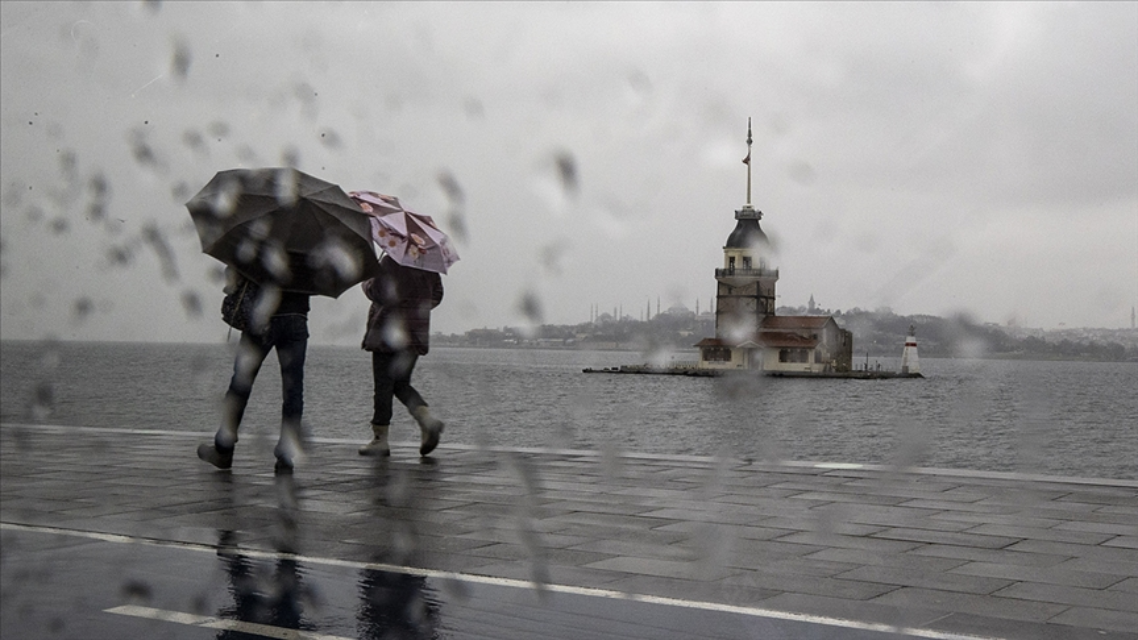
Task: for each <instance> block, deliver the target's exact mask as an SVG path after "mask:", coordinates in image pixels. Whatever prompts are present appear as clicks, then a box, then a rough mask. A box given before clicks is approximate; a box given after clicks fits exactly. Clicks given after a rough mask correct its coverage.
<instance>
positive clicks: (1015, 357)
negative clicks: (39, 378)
mask: <svg viewBox="0 0 1138 640" xmlns="http://www.w3.org/2000/svg"><path fill="white" fill-rule="evenodd" d="M37 344H39V345H50V344H76V345H79V344H105V345H154V346H166V345H180V346H188V347H210V348H215V347H219V346H227V345H228V346H234V345H236V341H231V342H229V343H225V342H154V341H145V340H142V341H138V340H67V339H61V338H45V339H40V340H30V339H22V338H18V339H4V340H0V346H5V345H37ZM309 347H310V348H313V349H350V350H359V346H357V345H349V344H333V343H320V342H309ZM431 348H432V349H453V350H467V351H476V350H487V351H488V350H494V349H497V350H506V351H559V352H565V351H582V352H584V351H595V352H602V353H629V354H637V355H640V356H643V355H644V351H643V350H642V349H639V348H636V347H632V346H620V347H617V346H593V345H582V344H578V345H567V346H557V345H529V344H524V345H460V344H432V345H431ZM661 351H663V352H665V353H670V354H676V355H690V356H692V360H693V362H694V361H695V360H697V359H698V355H699V350H698V349H695V348H680V349H661ZM900 351H901V350H900V349H899V348H898V349H897V353H878V354H874V353H870V354H869V359H870V360H881V359H894V358H898V359H899V358H900V357H901V353H900ZM859 358H860V359H861V360H862V361H864V360H865V358H866V354H865V353H864V352H863V353H861V354H860V355H859V354H854V360H855V362H856V361H857V360H858V359H859ZM921 359H922V360H1009V361H1025V362H1101V363H1118V364H1138V359H1128V360H1104V359H1097V358H1087V357H1064V356H1054V355H1036V354H1025V353H988V354H983V355H980V356H975V357H962V356H953V355H949V356H945V355H926V354H921ZM629 364H636V363H631V362H630V363H629Z"/></svg>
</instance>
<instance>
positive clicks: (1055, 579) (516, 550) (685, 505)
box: [0, 424, 1138, 640]
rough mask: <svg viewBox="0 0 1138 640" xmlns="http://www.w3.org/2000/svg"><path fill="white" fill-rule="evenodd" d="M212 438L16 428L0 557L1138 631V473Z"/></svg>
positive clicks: (1043, 630)
mask: <svg viewBox="0 0 1138 640" xmlns="http://www.w3.org/2000/svg"><path fill="white" fill-rule="evenodd" d="M207 438H208V435H205V434H187V433H172V432H159V431H143V432H133V433H129V434H128V432H126V431H117V430H109V429H93V428H79V427H51V426H42V425H36V426H31V425H16V424H4V425H3V426H2V428H0V454H2V457H0V527H2V529H0V533H2V534H3V536H4V544H3V549H4V553H3V558H4V562H5V564H6V565H7V567H8V568H10V567H11V566H14V564H13V563H14V562H15V561H17V560H19V559H20V558H21V553H23V552H24V551H23V550H27V549H29V548H30V546H34V545H32V544H31V543H30V542H29V540H31V539H32V538H31V537H32V536H34V535H39V534H42V535H45V536H46V535H54V536H61V535H63V536H73V537H74V536H79V537H82V536H87V537H89V538H91V539H99V540H112V541H113V540H120V538H116V537H115V536H121V537H122V538H121V540H130V541H141V542H144V543H145V544H149V545H152V546H153V545H158V546H161V545H167V546H169V547H171V548H177V547H179V546H184V547H186V548H191V549H192V548H216V547H218V545H219V544H222V545H232V546H233V548H239V549H241V550H245V551H247V552H249V553H257V552H264V553H268V554H276V553H280V552H286V553H292V554H296V555H298V556H301V557H305V558H316V559H319V560H320V561H322V562H325V563H341V565H347V564H351V563H358V565H359V566H365V565H367V564H368V563H372V565H373V566H375V567H381V568H384V569H390V570H405V571H407V572H409V573H411V574H413V575H418V576H426V577H429V578H432V579H439V580H451V581H464V580H465V581H469V582H470V583H471V584H488V585H505V586H510V585H529V583H531V582H533V583H536V584H537V585H540V587H541V590H542V591H544V592H554V593H558V592H564V593H573V594H577V595H581V596H585V597H595V598H597V599H598V600H599V599H604V600H605V602H607V603H610V605H609V606H612V605H611V603H618V604H619V603H620V602H629V603H631V602H636V601H644V602H653V603H658V604H661V605H666V606H669V607H681V608H687V609H689V610H691V611H720V612H726V613H731V614H732V615H742V616H749V619H754V620H755V621H760V620H767V619H773V620H786V621H794V622H803V623H810V624H812V625H816V627H817V628H819V629H822V630H825V629H830V630H832V633H831V634H830V635H824V634H823V635H814V636H810V637H834V638H842V637H847V632H850V633H852V632H854V631H875V630H877V631H880V630H882V629H893V630H899V631H903V632H904V633H905V634H909V635H915V636H918V637H932V638H953V637H972V636H975V637H982V638H1009V639H1021V638H1022V639H1025V640H1027V639H1030V640H1038V639H1042V638H1064V639H1066V638H1073V639H1081V638H1138V481H1123V480H1094V479H1074V478H1047V477H1029V476H1021V475H1011V474H995V473H977V472H957V471H946V470H914V471H906V472H898V471H895V470H889V469H882V468H867V467H858V466H855V465H827V466H819V465H809V464H792V465H786V464H769V463H762V462H754V461H745V460H731V459H711V458H702V457H681V456H654V455H636V454H624V455H619V456H617V455H611V454H610V455H605V454H602V453H598V452H586V451H533V450H485V449H477V448H473V447H459V446H454V445H448V444H447V443H446V442H445V438H444V443H443V444H442V445H441V446H440V447H439V449H438V450H437V451H436V452H435V453H434V454H433V456H432V457H431V459H428V460H420V458H419V456H418V453H417V450H416V446H417V445H416V443H409V442H408V443H398V442H397V443H395V445H394V447H393V455H392V457H391V458H390V459H387V460H383V461H373V460H369V459H365V458H361V457H360V456H358V455H357V454H356V452H355V448H356V446H357V445H358V443H355V442H345V441H340V440H326V439H316V440H315V441H314V442H312V443H311V445H310V447H309V449H310V451H309V455H308V456H307V458H306V459H305V460H303V461H302V462H301V463H300V464H299V465H298V467H297V469H296V471H295V473H294V474H293V475H292V476H291V477H288V478H278V477H275V476H274V473H273V457H272V453H271V447H272V442H268V441H265V440H263V439H262V440H258V439H257V438H254V437H251V436H247V437H245V438H243V439H242V441H241V442H240V443H239V445H238V448H237V454H236V457H235V461H234V466H233V469H232V470H231V471H218V470H216V469H214V468H212V467H210V466H208V465H206V464H204V463H202V462H201V461H199V460H198V459H197V458H196V457H195V455H194V448H195V446H196V444H197V443H198V442H201V441H204V440H206V439H207ZM219 532H221V533H220V535H221V536H222V538H225V540H224V541H222V542H219ZM107 534H111V535H107ZM12 541H18V542H20V544H16V545H12V544H10V542H12ZM28 553H30V551H28ZM219 553H220V551H219ZM5 573H8V574H9V575H6V576H5V578H4V580H5V598H6V599H7V600H8V601H9V603H11V602H13V600H12V598H13V597H14V596H13V595H12V591H11V589H12V588H13V584H12V582H11V581H12V580H13V579H14V578H13V575H12V574H11V572H10V571H9V570H8V569H7V568H6V571H5ZM108 588H109V589H110V591H111V592H112V593H123V592H124V591H125V592H126V593H130V591H131V590H130V589H129V588H128V589H125V590H124V589H122V588H121V587H120V586H119V585H110V586H109V587H108ZM531 588H532V587H531ZM150 595H151V596H152V600H161V597H160V595H161V594H150ZM634 596H635V597H634ZM124 604H127V603H124ZM175 604H177V603H175ZM190 608H191V607H190V603H187V604H186V605H185V606H184V607H182V609H183V610H189V609H190ZM199 608H200V607H199ZM11 613H12V611H11V610H10V609H9V604H5V612H4V617H6V618H7V617H8V616H9V614H11ZM211 620H212V618H211ZM214 623H216V621H214ZM203 624H204V623H203ZM517 629H519V630H520V631H517V632H516V633H515V634H514V635H512V636H510V634H502V635H503V636H510V637H525V635H526V634H525V624H524V623H519V625H518V627H517ZM487 635H488V636H492V635H493V634H492V633H491V634H487ZM635 635H636V633H635V631H631V632H628V633H626V635H622V636H621V637H634V636H635ZM644 637H655V636H654V634H653V633H652V632H650V630H646V631H645V633H644ZM788 637H790V636H788ZM795 637H805V636H795Z"/></svg>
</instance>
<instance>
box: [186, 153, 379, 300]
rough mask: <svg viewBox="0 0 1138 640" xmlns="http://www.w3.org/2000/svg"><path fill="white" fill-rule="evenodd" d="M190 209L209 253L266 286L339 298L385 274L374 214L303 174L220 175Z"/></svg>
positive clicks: (290, 171) (271, 171)
mask: <svg viewBox="0 0 1138 640" xmlns="http://www.w3.org/2000/svg"><path fill="white" fill-rule="evenodd" d="M186 208H187V209H189V210H190V216H191V217H192V218H193V220H194V226H196V227H197V230H198V236H199V237H200V238H201V242H202V251H204V252H205V253H207V254H209V255H211V256H213V257H215V258H217V259H218V260H220V261H222V262H223V263H225V264H227V265H229V266H231V267H233V268H235V269H237V270H238V271H240V272H241V273H242V274H244V275H245V276H246V277H247V278H249V279H250V280H252V281H253V282H256V283H258V284H261V285H271V286H277V287H280V288H281V289H283V290H286V291H296V292H300V293H309V294H315V295H324V296H331V297H333V298H335V297H337V296H339V295H340V294H341V293H343V292H344V291H345V290H347V289H348V288H349V287H351V286H352V285H354V284H357V283H359V282H362V281H363V280H365V279H367V278H369V277H371V275H372V274H373V273H374V270H375V269H376V268H378V262H377V261H376V258H375V250H374V249H373V248H372V243H371V223H370V221H369V219H368V216H367V214H365V213H364V212H363V211H362V210H361V209H360V208H359V206H358V205H357V204H356V203H355V202H353V201H352V199H351V198H349V197H348V195H347V194H346V193H344V192H343V190H341V189H340V187H338V186H336V185H334V184H332V183H330V182H325V181H323V180H321V179H319V178H314V177H313V176H310V175H308V174H306V173H303V172H300V171H297V170H296V169H291V168H283V169H280V168H273V169H231V170H228V171H221V172H219V173H218V174H217V175H215V176H214V177H213V179H212V180H210V181H209V184H207V185H206V186H205V187H203V188H202V190H201V191H199V192H198V194H197V195H195V196H194V197H193V198H191V199H190V201H189V202H187V203H186Z"/></svg>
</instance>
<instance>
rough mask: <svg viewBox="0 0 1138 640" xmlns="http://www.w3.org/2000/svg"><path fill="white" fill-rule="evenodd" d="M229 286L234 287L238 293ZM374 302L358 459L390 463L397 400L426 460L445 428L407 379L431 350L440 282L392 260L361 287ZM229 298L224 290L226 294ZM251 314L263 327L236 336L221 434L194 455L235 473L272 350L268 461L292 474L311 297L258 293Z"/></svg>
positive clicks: (298, 444) (366, 341) (299, 438)
mask: <svg viewBox="0 0 1138 640" xmlns="http://www.w3.org/2000/svg"><path fill="white" fill-rule="evenodd" d="M239 285H240V283H239V282H238V283H233V284H231V286H239ZM362 287H363V291H364V293H365V294H366V295H367V297H368V298H369V299H370V300H371V307H370V308H369V309H368V319H367V329H366V331H365V333H364V338H363V343H362V344H361V346H362V348H363V349H364V350H366V351H369V352H371V357H372V379H373V383H374V397H373V412H372V418H371V422H370V424H369V425H368V426H369V428H370V431H371V434H372V440H371V441H370V442H368V443H367V444H366V445H364V446H363V447H361V448H360V449H359V453H360V455H364V456H380V457H386V456H390V455H391V448H390V445H389V443H388V433H389V431H390V428H391V418H392V414H393V405H394V400H395V399H398V400H399V401H400V402H401V403H402V404H403V405H404V406H406V408H407V410H408V411H409V412H410V414H411V417H412V418H414V419H415V422H416V423H417V424H418V425H419V430H420V436H421V443H420V446H419V454H420V455H422V456H426V455H428V454H430V453H431V452H432V451H434V450H435V447H437V446H438V444H439V438H440V436H441V435H442V432H443V428H444V427H445V423H443V421H441V420H439V419H438V418H436V417H434V416H432V415H431V413H430V409H429V407H428V405H427V402H426V401H425V400H424V399H423V396H422V395H421V394H420V393H419V392H418V390H416V389H415V387H413V386H412V385H411V374H412V373H413V372H414V370H415V364H416V363H417V362H418V360H419V358H420V357H421V356H424V355H427V352H428V350H429V349H430V327H431V310H432V309H434V308H435V307H437V306H439V303H441V302H442V299H443V283H442V278H441V277H440V276H439V274H437V273H434V272H431V271H424V270H422V269H416V268H414V267H405V266H403V265H400V264H399V263H397V262H395V260H393V259H392V258H391V257H390V256H384V257H383V259H382V260H380V262H379V270H378V274H377V275H376V276H375V277H373V278H371V279H368V280H366V281H364V283H363V284H362ZM228 292H229V291H228V290H227V293H228ZM255 295H256V299H254V300H253V301H252V304H253V306H254V307H255V308H256V307H260V308H261V309H264V307H265V306H267V307H269V309H270V310H268V311H267V315H269V316H270V317H269V322H268V325H267V326H265V327H262V328H247V329H245V330H244V331H242V332H241V339H240V342H239V343H238V350H237V357H236V359H235V361H234V365H233V377H232V378H231V380H230V383H229V389H228V390H227V391H226V393H225V399H224V402H223V408H222V417H221V426H220V427H219V428H218V430H217V433H216V434H215V435H214V439H213V442H212V443H203V444H202V445H200V446H199V447H198V457H199V458H201V459H202V460H204V461H206V462H208V463H210V464H212V465H213V466H215V467H217V468H219V469H229V468H230V467H232V465H233V452H234V448H235V445H236V444H237V441H238V435H237V433H238V429H239V427H240V425H241V418H242V416H243V415H244V413H245V407H246V405H247V404H248V402H249V396H250V394H251V393H252V390H253V382H254V380H256V378H257V373H258V372H259V371H260V369H261V365H262V363H264V361H265V358H266V357H267V356H268V354H269V351H271V350H272V349H274V348H275V349H276V351H277V359H278V360H279V361H280V367H281V390H282V394H283V402H282V406H281V433H280V439H279V441H278V442H277V445H276V448H275V449H274V451H273V453H274V454H275V456H276V458H277V462H276V470H277V471H278V472H287V471H291V470H292V469H293V467H294V465H295V463H296V459H297V457H298V456H299V455H300V454H301V452H302V450H303V431H302V426H301V417H302V415H303V412H304V360H305V354H306V351H307V346H308V310H309V296H307V295H305V294H298V293H292V292H288V291H283V292H280V291H275V290H273V289H271V288H260V289H258V290H257V292H256V294H255Z"/></svg>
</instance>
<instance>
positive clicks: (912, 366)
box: [901, 325, 921, 375]
mask: <svg viewBox="0 0 1138 640" xmlns="http://www.w3.org/2000/svg"><path fill="white" fill-rule="evenodd" d="M920 372H921V362H920V360H918V359H917V330H916V329H915V328H913V325H909V335H908V337H906V338H905V349H904V350H903V351H901V375H913V374H919V373H920Z"/></svg>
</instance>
